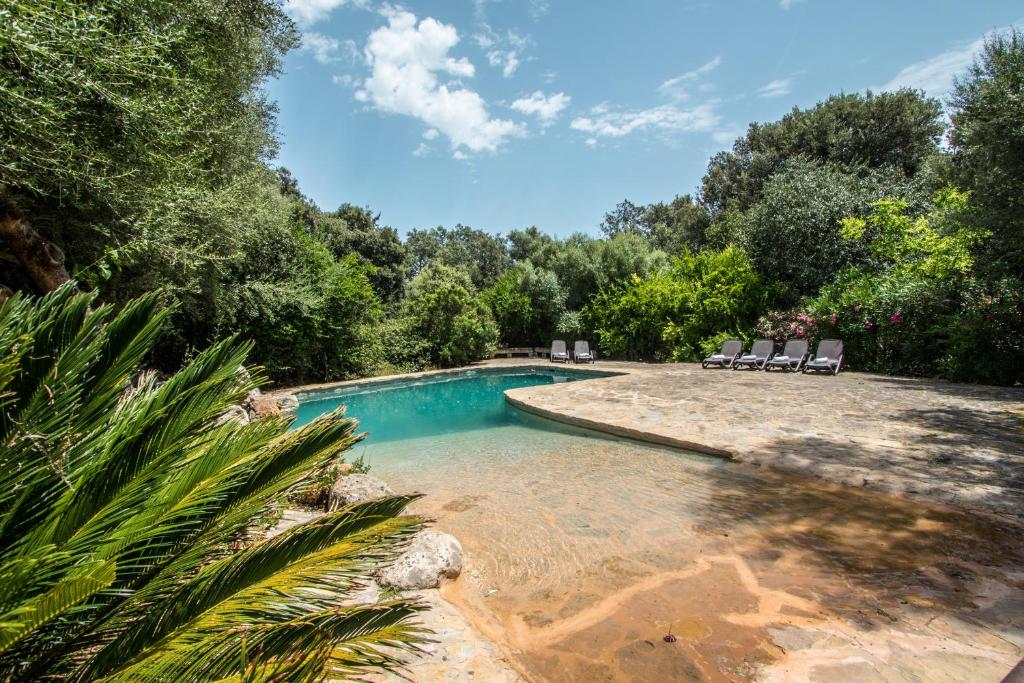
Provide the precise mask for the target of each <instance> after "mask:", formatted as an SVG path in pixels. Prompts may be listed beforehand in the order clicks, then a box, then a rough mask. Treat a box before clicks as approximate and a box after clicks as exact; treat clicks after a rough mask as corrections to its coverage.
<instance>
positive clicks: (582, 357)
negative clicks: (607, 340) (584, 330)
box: [572, 340, 594, 363]
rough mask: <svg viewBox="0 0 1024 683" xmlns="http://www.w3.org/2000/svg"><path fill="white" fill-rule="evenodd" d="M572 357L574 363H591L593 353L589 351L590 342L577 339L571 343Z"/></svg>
mask: <svg viewBox="0 0 1024 683" xmlns="http://www.w3.org/2000/svg"><path fill="white" fill-rule="evenodd" d="M572 359H573V361H574V362H576V363H593V362H594V354H593V353H591V351H590V342H586V341H582V340H580V341H577V342H576V343H575V344H574V345H573V350H572Z"/></svg>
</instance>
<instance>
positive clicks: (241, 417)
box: [217, 406, 249, 425]
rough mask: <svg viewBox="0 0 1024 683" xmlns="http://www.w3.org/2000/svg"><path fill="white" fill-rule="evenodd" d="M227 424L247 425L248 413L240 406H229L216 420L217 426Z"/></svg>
mask: <svg viewBox="0 0 1024 683" xmlns="http://www.w3.org/2000/svg"><path fill="white" fill-rule="evenodd" d="M227 422H237V423H238V424H243V425H247V424H249V411H248V410H246V409H245V408H243V407H242V406H231V407H230V408H228V409H227V412H225V413H224V414H223V415H221V416H220V418H219V419H218V420H217V424H225V423H227Z"/></svg>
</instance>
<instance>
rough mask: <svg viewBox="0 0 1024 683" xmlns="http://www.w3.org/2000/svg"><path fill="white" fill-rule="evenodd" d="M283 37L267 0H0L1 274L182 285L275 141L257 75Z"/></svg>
mask: <svg viewBox="0 0 1024 683" xmlns="http://www.w3.org/2000/svg"><path fill="white" fill-rule="evenodd" d="M295 43H296V33H295V30H294V27H293V25H292V23H291V21H290V20H289V19H288V18H287V17H286V16H285V15H284V13H283V12H282V10H281V7H280V4H279V3H277V2H274V1H273V0H183V1H180V2H179V1H176V0H174V1H172V0H139V1H138V2H112V1H103V2H92V1H86V0H69V1H67V2H59V3H54V2H47V3H7V4H6V5H5V10H4V11H3V13H2V20H0V239H2V244H0V246H2V247H3V248H4V250H5V251H6V253H7V255H8V256H9V257H12V258H13V259H14V261H15V262H17V263H19V264H20V265H21V266H22V270H21V272H12V270H11V269H9V268H8V269H7V270H6V272H4V273H3V277H5V278H12V279H13V280H15V281H17V282H19V283H24V284H25V285H26V286H31V287H32V288H34V289H35V290H37V291H46V290H49V289H52V288H53V287H54V286H55V285H59V284H60V282H62V281H64V280H66V279H67V272H68V271H71V272H76V273H78V274H79V275H82V276H83V277H87V278H96V277H102V276H103V275H104V274H105V273H106V272H109V270H110V269H111V268H113V267H120V266H123V265H124V264H125V263H128V262H132V263H137V264H144V265H145V267H146V268H149V269H151V270H156V271H159V272H160V273H161V274H162V275H161V276H160V278H158V279H162V280H164V281H171V282H181V278H182V275H181V274H182V273H184V274H185V275H189V276H191V275H192V274H193V272H194V268H195V267H196V266H195V264H196V262H197V261H206V260H207V259H208V258H209V257H210V254H221V253H223V251H224V249H225V247H224V245H225V244H227V245H228V247H227V248H228V249H230V246H231V245H232V243H233V241H234V239H235V237H234V235H233V234H232V233H231V232H230V230H229V229H227V228H228V227H229V223H230V221H228V220H226V218H227V217H229V216H231V215H232V214H234V213H244V206H240V205H238V204H233V203H231V202H229V201H228V200H230V199H232V198H235V197H236V193H235V190H237V182H238V181H239V179H243V178H245V176H246V175H247V174H248V173H250V172H252V171H254V170H256V169H257V167H258V166H260V165H261V164H262V162H263V160H265V159H267V158H269V157H270V156H271V155H272V153H273V151H274V145H275V141H274V138H273V106H272V105H271V104H270V103H269V102H268V101H267V99H266V98H265V96H264V95H263V94H262V91H261V86H262V83H263V82H264V80H265V79H266V78H267V77H268V76H271V75H273V74H275V73H276V72H277V70H278V68H279V65H280V58H281V56H282V55H283V54H284V53H285V52H286V51H287V50H288V49H290V48H291V47H292V46H294V45H295ZM65 256H66V259H67V264H66V265H65V261H64V258H65ZM26 273H27V274H28V278H27V279H25V278H24V275H25V274H26ZM9 281H10V280H9ZM195 283H196V280H193V281H192V282H191V283H189V285H188V286H194V285H195Z"/></svg>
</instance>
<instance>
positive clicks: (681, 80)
mask: <svg viewBox="0 0 1024 683" xmlns="http://www.w3.org/2000/svg"><path fill="white" fill-rule="evenodd" d="M721 63H722V58H721V57H720V56H718V57H715V58H714V59H712V60H711V61H709V62H707V63H706V64H703V65H701V66H699V67H697V68H696V69H693V70H692V71H687V72H686V73H684V74H680V75H679V76H676V77H675V78H670V79H668V80H667V81H665V82H664V83H662V84H661V85H659V86H658V92H659V93H661V94H662V95H666V96H668V97H671V98H672V99H675V100H685V99H687V98H689V96H690V88H692V87H693V85H694V84H695V83H697V81H699V80H700V79H701V78H702V77H703V76H706V75H708V74H709V73H711V72H712V71H714V70H715V69H717V68H718V67H719V66H720V65H721Z"/></svg>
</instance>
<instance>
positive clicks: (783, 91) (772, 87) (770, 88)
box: [757, 78, 793, 97]
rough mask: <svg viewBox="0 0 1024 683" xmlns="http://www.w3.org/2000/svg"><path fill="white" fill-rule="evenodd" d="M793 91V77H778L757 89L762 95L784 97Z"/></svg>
mask: <svg viewBox="0 0 1024 683" xmlns="http://www.w3.org/2000/svg"><path fill="white" fill-rule="evenodd" d="M792 91H793V79H792V78H776V79H775V80H773V81H769V82H768V83H765V84H764V85H763V86H761V87H760V88H758V89H757V94H758V95H760V96H761V97H782V96H783V95H788V94H789V93H790V92H792Z"/></svg>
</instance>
